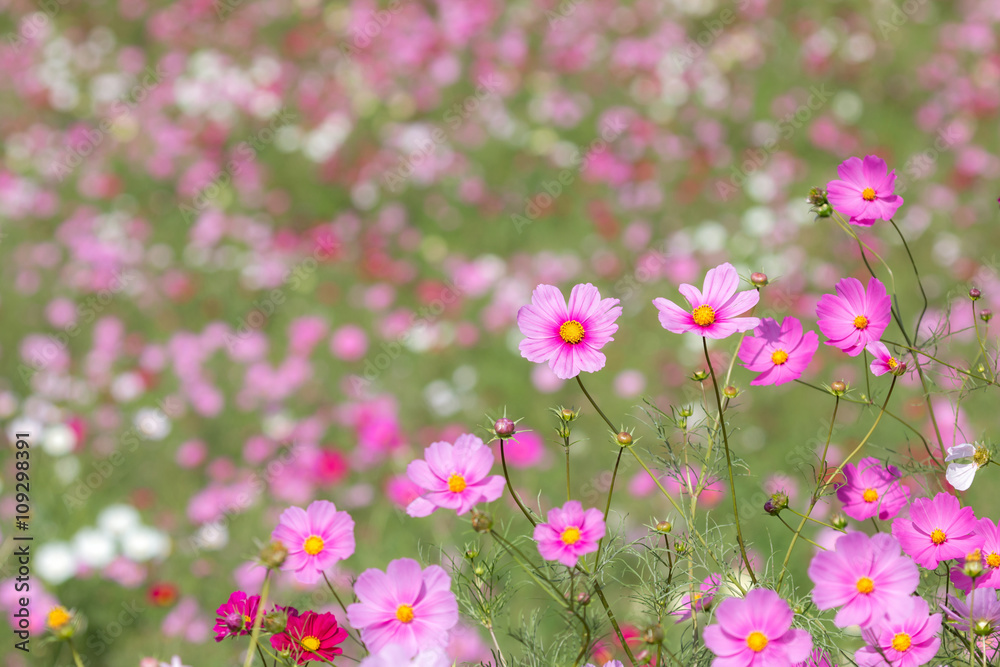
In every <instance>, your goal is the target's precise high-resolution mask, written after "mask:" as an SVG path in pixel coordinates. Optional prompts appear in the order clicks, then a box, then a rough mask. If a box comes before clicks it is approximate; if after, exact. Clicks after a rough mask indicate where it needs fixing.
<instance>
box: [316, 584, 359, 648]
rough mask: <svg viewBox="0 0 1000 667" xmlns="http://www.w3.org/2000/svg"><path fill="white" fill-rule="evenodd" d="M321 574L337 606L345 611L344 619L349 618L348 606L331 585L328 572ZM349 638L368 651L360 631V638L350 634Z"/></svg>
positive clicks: (348, 634)
mask: <svg viewBox="0 0 1000 667" xmlns="http://www.w3.org/2000/svg"><path fill="white" fill-rule="evenodd" d="M320 574H322V575H323V581H325V582H326V587H327V588H329V589H330V592H331V593H333V597H334V599H335V600H336V601H337V604H339V605H340V608H341V609H343V610H344V618H347V605H345V604H344V601H343V600H341V599H340V595H338V594H337V590H336V589H335V588H334V587H333V584H331V583H330V580H329V579H328V578H327V576H326V572H321V573H320ZM347 636H348V637H350V638H351V639H353V640H354V641H355V643H357V644H358V646H360V647H361V648H363V649H364V650H366V651H367V650H368V647H367V646H365V643H364V641H362V639H361V631H360V630H358V636H357V637H355V636H354V635H352V634H351V633H350V632H348V633H347Z"/></svg>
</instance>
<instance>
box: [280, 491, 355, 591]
mask: <svg viewBox="0 0 1000 667" xmlns="http://www.w3.org/2000/svg"><path fill="white" fill-rule="evenodd" d="M271 539H272V540H277V541H278V542H281V543H282V544H283V545H285V548H287V549H288V557H287V558H286V559H285V564H284V565H282V566H281V569H283V570H291V571H292V572H294V573H295V578H296V579H297V580H298V581H300V582H301V583H303V584H314V583H316V582H317V581H319V579H320V577H321V576H322V574H323V572H325V571H326V570H328V569H330V567H332V566H333V564H334V563H336V562H337V561H339V560H344V559H345V558H350V556H351V555H352V554H353V553H354V519H352V518H351V515H350V514H348V513H347V512H338V511H337V506H336V505H334V504H333V503H331V502H330V501H329V500H316V501H314V502H313V503H312V504H311V505H309V507H308V508H307V509H302V508H301V507H289V508H288V509H286V510H285V511H284V512H282V513H281V516H280V517H278V527H277V528H275V529H274V532H273V533H271Z"/></svg>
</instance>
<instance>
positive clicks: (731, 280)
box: [653, 263, 760, 338]
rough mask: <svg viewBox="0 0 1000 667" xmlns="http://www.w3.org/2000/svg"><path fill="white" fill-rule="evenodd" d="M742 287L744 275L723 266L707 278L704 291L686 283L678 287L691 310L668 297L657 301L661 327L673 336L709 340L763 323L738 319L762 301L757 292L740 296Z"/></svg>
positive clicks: (713, 270) (742, 293)
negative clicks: (689, 332)
mask: <svg viewBox="0 0 1000 667" xmlns="http://www.w3.org/2000/svg"><path fill="white" fill-rule="evenodd" d="M739 286H740V276H739V274H738V273H736V269H735V268H733V265H732V264H729V263H726V264H720V265H719V266H717V267H715V268H714V269H710V270H709V271H708V273H707V274H706V275H705V283H704V285H703V286H702V289H703V292H700V291H698V288H697V287H695V286H694V285H688V284H686V283H685V284H682V285H681V286H680V287H678V288H677V289H678V291H679V292H680V293H681V294H682V295H683V296H684V298H685V299H687V302H688V304H690V307H691V310H685V309H684V308H681V307H680V306H678V305H677V304H675V303H674V302H673V301H668V300H666V299H664V298H659V299H653V305H654V306H656V309H657V310H659V311H660V315H659V318H660V324H661V325H662V326H663V328H664V329H666V330H667V331H670V332H671V333H686V332H688V331H691V332H694V333H696V334H698V335H699V336H704V337H706V338H725V337H727V336H731V335H732V334H734V333H736V332H738V331H749V330H750V329H753V328H754V327H756V326H757V325H759V324H760V320H759V319H758V318H756V317H738V315H741V314H743V313H745V312H747V311H748V310H750V309H751V308H753V307H754V306H756V305H757V301H759V300H760V294H759V293H758V292H757V290H747V291H745V292H739V293H737V292H736V290H737V288H738V287H739Z"/></svg>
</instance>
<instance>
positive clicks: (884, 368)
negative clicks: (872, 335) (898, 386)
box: [865, 340, 906, 376]
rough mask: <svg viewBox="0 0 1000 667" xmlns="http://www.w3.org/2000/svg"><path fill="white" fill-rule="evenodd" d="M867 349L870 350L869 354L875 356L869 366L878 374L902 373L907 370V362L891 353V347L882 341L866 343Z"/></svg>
mask: <svg viewBox="0 0 1000 667" xmlns="http://www.w3.org/2000/svg"><path fill="white" fill-rule="evenodd" d="M865 349H866V350H868V354H870V355H872V356H873V357H874V359H872V362H871V364H869V366H868V367H869V368H870V369H871V371H872V373H873V374H875V375H876V376H878V375H885V374H886V373H892V374H893V375H902V374H903V373H905V372H906V363H905V362H903V361H900V360H899V359H897V358H896V357H894V356H892V354H890V353H889V348H887V347H886V346H885V343H883V342H882V341H879V340H875V341H872V342H870V343H868V344H867V345H865Z"/></svg>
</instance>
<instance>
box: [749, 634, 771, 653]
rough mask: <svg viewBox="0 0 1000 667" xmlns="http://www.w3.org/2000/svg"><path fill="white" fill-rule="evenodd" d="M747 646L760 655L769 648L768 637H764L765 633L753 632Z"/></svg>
mask: <svg viewBox="0 0 1000 667" xmlns="http://www.w3.org/2000/svg"><path fill="white" fill-rule="evenodd" d="M747 646H749V647H750V650H751V651H753V652H754V653H760V652H761V651H763V650H764V647H766V646H767V637H765V636H764V633H763V632H751V633H750V636H749V637H747Z"/></svg>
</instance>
